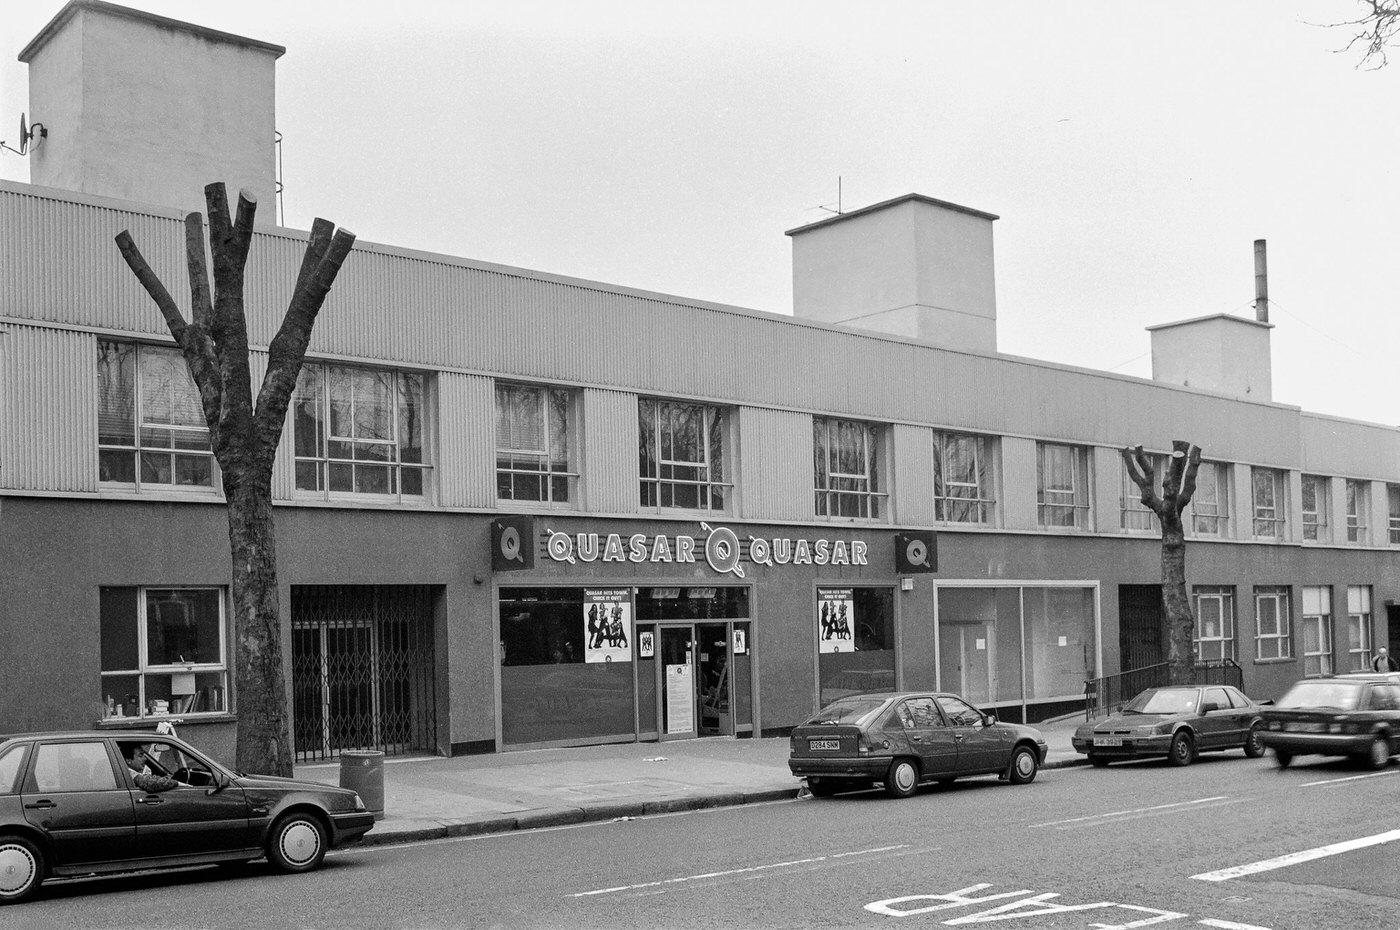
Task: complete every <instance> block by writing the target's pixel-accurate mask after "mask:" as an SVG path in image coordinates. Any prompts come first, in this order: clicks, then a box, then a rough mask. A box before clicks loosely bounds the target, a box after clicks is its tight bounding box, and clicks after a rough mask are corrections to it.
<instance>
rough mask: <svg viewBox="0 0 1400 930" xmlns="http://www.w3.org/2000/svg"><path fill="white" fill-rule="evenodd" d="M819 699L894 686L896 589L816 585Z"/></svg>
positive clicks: (888, 688)
mask: <svg viewBox="0 0 1400 930" xmlns="http://www.w3.org/2000/svg"><path fill="white" fill-rule="evenodd" d="M815 619H816V635H817V653H818V657H817V666H818V668H817V671H818V681H819V683H820V689H821V691H820V695H819V698H820V703H821V705H822V706H825V705H827V704H829V703H831V702H832V701H834V700H836V699H837V698H841V697H845V696H847V695H850V694H860V693H862V692H869V691H893V690H894V689H895V667H896V663H895V648H894V589H893V588H818V589H817V606H816V618H815Z"/></svg>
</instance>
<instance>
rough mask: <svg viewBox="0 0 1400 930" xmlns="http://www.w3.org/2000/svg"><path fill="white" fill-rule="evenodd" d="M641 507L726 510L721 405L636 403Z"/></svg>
mask: <svg viewBox="0 0 1400 930" xmlns="http://www.w3.org/2000/svg"><path fill="white" fill-rule="evenodd" d="M637 413H638V421H637V422H638V427H639V441H640V448H639V450H638V451H639V454H640V460H639V466H640V474H641V505H642V506H643V507H648V508H658V509H667V508H673V507H674V508H679V509H683V510H700V511H723V510H724V509H725V507H726V501H727V500H728V493H729V489H730V488H731V487H732V484H731V483H729V482H726V481H725V480H724V475H725V456H726V454H727V450H728V435H727V431H728V420H729V418H728V416H727V415H726V412H725V411H724V410H723V409H722V408H720V407H712V406H710V405H708V404H685V403H680V402H678V401H669V400H652V399H650V398H642V399H641V400H640V401H638V404H637Z"/></svg>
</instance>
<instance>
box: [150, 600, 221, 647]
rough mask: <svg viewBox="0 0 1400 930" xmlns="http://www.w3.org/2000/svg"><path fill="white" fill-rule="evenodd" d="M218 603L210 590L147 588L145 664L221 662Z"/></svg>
mask: <svg viewBox="0 0 1400 930" xmlns="http://www.w3.org/2000/svg"><path fill="white" fill-rule="evenodd" d="M219 602H220V596H219V592H218V591H216V590H213V589H201V590H158V589H152V590H149V591H147V592H146V664H147V665H185V664H191V663H214V662H222V661H223V658H224V652H223V641H222V639H221V638H220V636H219Z"/></svg>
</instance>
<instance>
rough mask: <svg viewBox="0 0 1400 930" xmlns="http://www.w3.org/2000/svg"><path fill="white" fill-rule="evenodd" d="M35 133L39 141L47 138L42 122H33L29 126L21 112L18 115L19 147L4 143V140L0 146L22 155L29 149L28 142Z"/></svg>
mask: <svg viewBox="0 0 1400 930" xmlns="http://www.w3.org/2000/svg"><path fill="white" fill-rule="evenodd" d="M36 134H37V135H38V136H39V139H40V141H42V140H44V139H46V138H48V135H49V131H48V129H46V128H44V124H43V123H35V124H34V125H33V126H30V125H29V123H28V122H26V121H25V119H24V114H23V113H21V114H20V115H19V148H14V147H13V146H9V145H6V144H5V143H4V142H0V148H6V149H9V150H10V151H11V152H14V153H15V154H16V155H24V154H26V153H27V152H28V151H29V143H30V142H31V141H32V140H33V138H34V136H35V135H36Z"/></svg>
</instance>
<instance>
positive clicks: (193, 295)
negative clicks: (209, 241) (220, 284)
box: [185, 212, 214, 329]
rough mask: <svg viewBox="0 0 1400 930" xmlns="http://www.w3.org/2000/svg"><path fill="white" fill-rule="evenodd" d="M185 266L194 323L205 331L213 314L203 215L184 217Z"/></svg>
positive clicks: (196, 214) (194, 214)
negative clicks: (188, 276) (188, 273)
mask: <svg viewBox="0 0 1400 930" xmlns="http://www.w3.org/2000/svg"><path fill="white" fill-rule="evenodd" d="M185 264H186V266H187V267H188V268H189V272H190V304H191V307H192V309H193V316H194V321H195V322H196V323H198V324H199V325H200V326H203V327H205V328H206V329H207V328H208V326H209V323H210V317H212V316H213V314H214V300H213V298H212V297H211V296H210V294H209V266H208V263H207V261H206V258H205V255H204V215H203V214H201V213H197V212H196V213H190V214H188V215H187V216H186V217H185Z"/></svg>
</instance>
